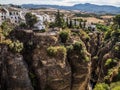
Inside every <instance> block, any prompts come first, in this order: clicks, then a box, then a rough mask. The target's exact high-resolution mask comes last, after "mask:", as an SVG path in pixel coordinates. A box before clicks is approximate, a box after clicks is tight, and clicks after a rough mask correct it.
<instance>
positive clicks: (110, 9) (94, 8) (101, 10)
mask: <svg viewBox="0 0 120 90" xmlns="http://www.w3.org/2000/svg"><path fill="white" fill-rule="evenodd" d="M22 7H24V8H56V9H64V10H80V11H85V12H90V13H97V14H105V13H110V14H118V13H120V8H119V7H115V6H108V5H94V4H90V3H85V4H76V5H74V6H58V5H34V4H23V5H22Z"/></svg>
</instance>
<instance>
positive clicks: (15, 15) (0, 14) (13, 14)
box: [0, 7, 25, 24]
mask: <svg viewBox="0 0 120 90" xmlns="http://www.w3.org/2000/svg"><path fill="white" fill-rule="evenodd" d="M5 20H10V22H11V23H13V24H18V23H20V22H23V21H25V19H24V17H23V16H22V11H20V10H17V9H15V8H11V7H7V8H4V7H0V24H1V23H2V22H4V21H5Z"/></svg>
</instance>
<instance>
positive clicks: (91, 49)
mask: <svg viewBox="0 0 120 90" xmlns="http://www.w3.org/2000/svg"><path fill="white" fill-rule="evenodd" d="M11 37H12V38H14V39H18V40H19V41H21V42H23V44H24V49H23V51H22V52H21V53H14V52H12V51H11V50H10V49H9V48H8V46H6V45H3V44H1V45H0V79H1V80H0V90H90V89H91V88H92V87H94V85H95V84H96V83H97V82H108V83H110V82H112V81H117V79H118V71H119V63H118V62H119V58H120V57H119V49H120V48H119V46H120V45H119V43H118V40H116V39H111V40H108V41H105V42H104V43H103V39H102V38H103V34H102V33H98V32H94V33H90V34H89V38H88V36H87V37H85V36H84V35H83V34H80V35H76V36H75V35H73V36H72V35H71V38H70V40H69V41H68V42H67V44H65V45H64V46H66V48H67V47H69V50H67V51H65V53H63V52H62V51H61V50H60V49H59V47H60V46H61V44H60V42H59V40H58V39H59V38H58V36H39V35H36V34H33V33H26V32H24V31H15V32H13V33H11ZM78 41H79V43H76V42H78ZM71 45H72V46H71ZM50 46H53V47H54V48H57V51H56V52H57V54H56V55H55V56H49V55H48V52H47V48H49V47H50ZM78 47H79V48H78ZM108 59H109V60H108ZM110 62H113V63H112V64H110ZM112 68H113V69H112ZM110 69H112V73H111V74H110V75H108V72H110Z"/></svg>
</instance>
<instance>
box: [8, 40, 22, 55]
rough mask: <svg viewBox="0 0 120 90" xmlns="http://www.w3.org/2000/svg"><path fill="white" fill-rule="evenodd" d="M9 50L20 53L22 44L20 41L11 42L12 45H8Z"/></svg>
mask: <svg viewBox="0 0 120 90" xmlns="http://www.w3.org/2000/svg"><path fill="white" fill-rule="evenodd" d="M9 48H10V50H11V51H13V52H18V53H19V52H21V51H22V50H23V43H21V42H20V41H18V40H17V41H13V42H12V43H10V44H9Z"/></svg>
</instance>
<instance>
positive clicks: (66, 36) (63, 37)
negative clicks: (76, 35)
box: [59, 30, 70, 43]
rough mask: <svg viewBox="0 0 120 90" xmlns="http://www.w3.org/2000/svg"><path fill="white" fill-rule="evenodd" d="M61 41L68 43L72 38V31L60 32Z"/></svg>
mask: <svg viewBox="0 0 120 90" xmlns="http://www.w3.org/2000/svg"><path fill="white" fill-rule="evenodd" d="M59 37H60V40H61V42H62V43H66V41H67V40H68V39H69V37H70V31H69V30H63V31H61V32H60V34H59Z"/></svg>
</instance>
